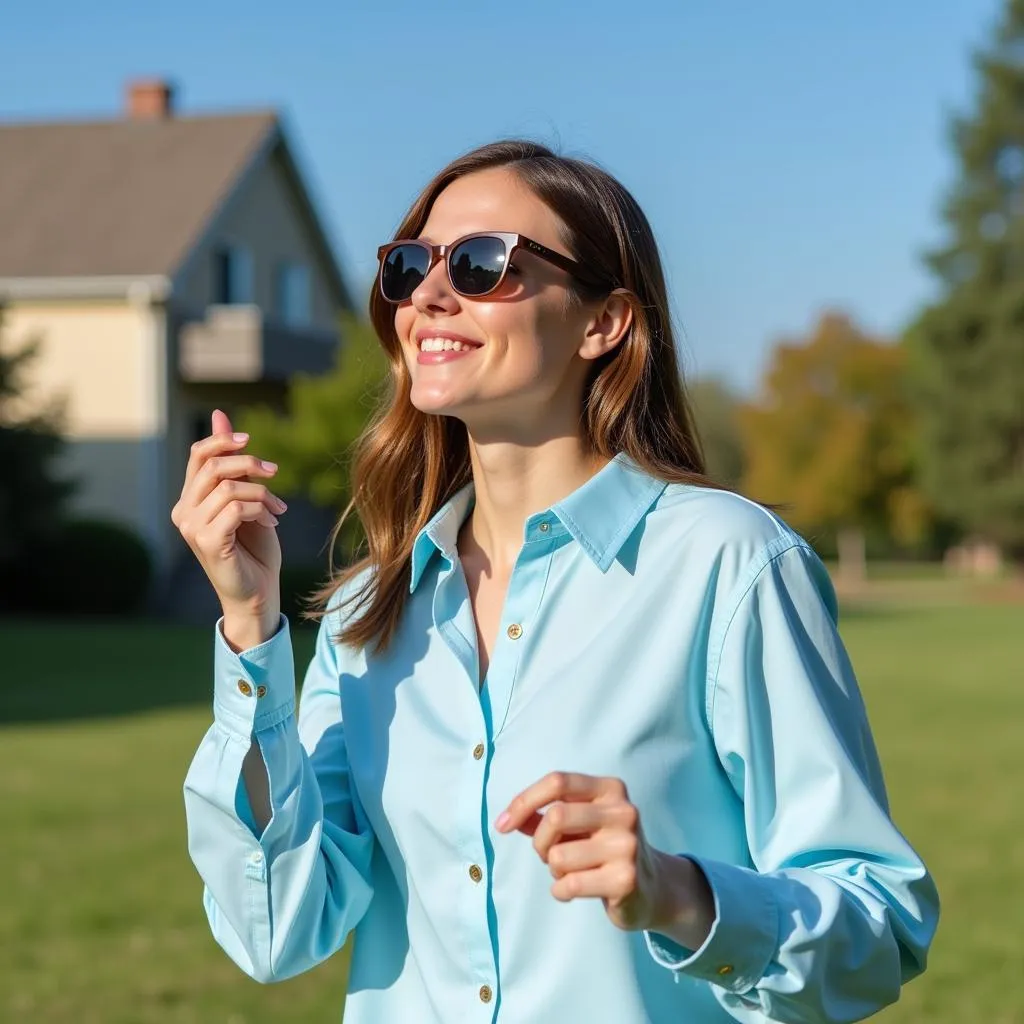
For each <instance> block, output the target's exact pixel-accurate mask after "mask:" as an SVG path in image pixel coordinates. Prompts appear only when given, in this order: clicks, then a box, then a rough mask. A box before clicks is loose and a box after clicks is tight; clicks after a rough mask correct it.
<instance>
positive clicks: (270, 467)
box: [260, 459, 277, 473]
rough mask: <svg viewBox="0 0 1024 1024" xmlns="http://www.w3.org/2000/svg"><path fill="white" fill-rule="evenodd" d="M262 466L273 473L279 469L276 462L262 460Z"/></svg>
mask: <svg viewBox="0 0 1024 1024" xmlns="http://www.w3.org/2000/svg"><path fill="white" fill-rule="evenodd" d="M260 465H261V466H262V467H263V468H264V469H265V470H266V471H267V472H268V473H273V472H274V470H275V469H277V463H276V462H267V461H266V460H265V459H260Z"/></svg>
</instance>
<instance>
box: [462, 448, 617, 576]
mask: <svg viewBox="0 0 1024 1024" xmlns="http://www.w3.org/2000/svg"><path fill="white" fill-rule="evenodd" d="M469 451H470V461H471V464H472V469H473V485H474V490H475V494H476V503H475V505H474V507H473V512H472V514H471V515H470V516H469V518H468V519H467V520H466V523H465V525H464V527H463V530H462V534H461V535H460V538H459V548H460V553H461V554H462V555H463V556H464V557H465V556H468V557H474V556H475V557H478V558H481V559H482V560H484V561H485V562H486V563H487V564H489V565H490V566H491V568H492V572H493V574H494V575H507V574H508V573H511V571H512V567H513V566H514V565H515V560H516V558H517V557H518V555H519V551H520V549H521V548H522V545H523V525H524V523H525V522H526V520H527V519H528V518H529V517H530V516H531V515H533V514H534V513H536V512H540V511H542V510H543V509H545V508H547V507H548V506H550V505H553V504H554V503H555V502H557V501H560V500H561V499H562V498H564V497H566V495H569V494H571V493H572V492H573V491H575V490H576V489H577V488H578V487H581V486H582V485H583V484H585V483H586V482H587V481H588V480H589V479H590V478H591V477H592V476H594V475H595V474H596V473H597V472H598V471H599V470H600V469H601V468H602V467H603V466H605V465H607V463H608V460H607V459H605V458H603V457H601V456H599V455H594V454H593V453H591V452H589V451H587V450H586V448H585V446H584V444H583V442H582V441H581V440H580V438H578V437H555V438H550V439H548V440H545V441H542V442H540V443H539V444H536V445H533V446H530V447H525V446H522V445H517V444H512V443H508V442H491V443H486V444H482V443H478V442H475V441H474V440H473V438H472V436H471V437H470V439H469Z"/></svg>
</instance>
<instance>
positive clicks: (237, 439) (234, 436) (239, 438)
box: [231, 434, 249, 444]
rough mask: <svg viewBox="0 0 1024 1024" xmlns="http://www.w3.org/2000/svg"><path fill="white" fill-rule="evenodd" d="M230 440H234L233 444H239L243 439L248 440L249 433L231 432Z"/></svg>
mask: <svg viewBox="0 0 1024 1024" xmlns="http://www.w3.org/2000/svg"><path fill="white" fill-rule="evenodd" d="M231 440H232V441H234V442H235V444H241V443H242V442H243V441H248V440H249V435H248V434H232V435H231Z"/></svg>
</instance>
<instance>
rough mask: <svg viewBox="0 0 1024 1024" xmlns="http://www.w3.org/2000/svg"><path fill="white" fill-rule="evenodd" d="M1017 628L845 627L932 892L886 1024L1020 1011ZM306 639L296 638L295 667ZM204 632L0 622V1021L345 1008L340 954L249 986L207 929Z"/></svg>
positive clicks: (284, 1014) (272, 1018)
mask: <svg viewBox="0 0 1024 1024" xmlns="http://www.w3.org/2000/svg"><path fill="white" fill-rule="evenodd" d="M1022 618H1024V616H1022V609H1021V607H1020V606H1010V605H1007V606H999V605H993V606H977V607H965V608H951V607H948V606H945V605H940V606H936V607H929V608H922V609H918V610H893V609H887V610H885V611H884V612H881V611H878V610H875V611H872V610H870V609H861V610H851V612H850V613H849V614H848V615H846V616H845V617H844V621H843V627H842V628H843V633H844V636H845V638H846V640H847V643H848V645H849V647H850V650H851V653H852V656H853V660H854V665H855V666H856V668H857V671H858V675H859V677H860V680H861V683H862V686H863V688H864V691H865V695H866V699H867V703H868V709H869V713H870V715H871V719H872V724H873V726H874V729H875V734H876V738H877V740H878V743H879V746H880V748H881V752H882V758H883V763H884V765H885V769H886V776H887V779H888V783H889V788H890V796H891V799H892V804H893V811H894V815H895V817H896V820H897V822H898V824H899V825H900V827H901V828H902V829H903V831H904V832H905V833H906V834H907V835H908V837H909V838H910V839H911V841H912V842H913V843H914V844H915V845H916V846H917V847H918V848H919V849H920V850H921V852H922V853H923V855H924V856H925V858H926V860H927V861H928V862H929V865H930V866H931V868H932V870H933V871H934V873H935V875H936V878H937V880H938V884H939V887H940V891H941V894H942V897H943V918H942V924H941V926H940V930H939V937H938V939H937V941H936V944H935V946H934V949H933V956H932V963H931V966H930V968H929V971H928V973H927V974H926V975H925V976H924V977H923V978H921V979H919V980H918V981H915V982H914V983H913V984H911V985H910V986H908V987H907V989H906V990H905V994H904V998H903V1000H902V1001H901V1003H900V1004H899V1005H898V1006H897V1007H895V1008H893V1009H891V1010H889V1011H887V1012H886V1013H885V1014H883V1015H882V1016H881V1017H879V1018H878V1019H879V1020H880V1021H883V1022H887V1024H900V1022H904V1024H909V1022H915V1024H916V1022H919V1021H924V1020H927V1021H929V1022H930V1024H974V1022H978V1024H981V1022H984V1024H1020V1022H1024V971H1022V970H1021V969H1020V960H1019V946H1020V915H1019V907H1020V905H1021V901H1022V898H1024V883H1022V882H1021V877H1022V872H1024V811H1022V807H1024V804H1022V803H1021V799H1020V789H1021V785H1022V783H1024V760H1022V758H1021V739H1020V723H1021V721H1022V720H1024V686H1022V685H1021V684H1022V683H1024V629H1022V628H1021V626H1022V624H1024V622H1022ZM311 640H312V637H311V634H310V633H309V632H308V631H300V632H299V633H298V635H297V638H296V644H297V648H298V652H297V660H298V663H299V664H300V665H302V666H304V664H305V661H306V660H307V659H308V657H309V655H310V652H311ZM211 643H212V636H211V634H210V632H209V631H206V630H193V629H180V628H169V627H164V626H147V625H133V626H112V625H109V624H101V623H95V624H88V623H86V624H66V625H65V624H61V625H56V626H43V625H33V624H29V623H10V622H7V623H4V622H2V621H0V645H2V650H3V652H4V653H3V662H2V665H3V669H2V675H0V798H2V800H3V808H4V826H5V827H4V836H3V841H2V842H0V878H2V879H3V884H4V896H3V898H2V899H0V948H2V949H3V950H4V952H5V956H3V957H2V958H0V1021H4V1022H7V1021H12V1022H13V1021H33V1022H35V1021H45V1022H47V1024H72V1022H74V1024H156V1022H160V1024H185V1022H188V1024H193V1022H202V1024H206V1022H219V1024H258V1022H267V1024H270V1022H274V1024H279V1022H281V1021H336V1020H338V1019H339V1017H340V1008H341V1002H342V993H343V991H344V984H345V970H346V963H345V958H344V957H343V956H342V957H337V958H335V959H333V960H332V961H330V962H329V963H327V964H325V965H323V966H322V967H320V968H318V969H317V970H315V971H313V972H311V973H309V974H308V975H305V976H303V977H301V978H297V979H294V980H293V981H290V982H286V983H284V984H282V985H275V986H260V985H257V984H255V983H254V982H252V981H250V980H249V979H248V978H246V977H245V976H244V975H242V973H241V972H240V971H239V970H238V968H236V967H235V966H234V965H233V964H232V963H231V962H230V961H229V960H228V959H227V957H226V956H225V955H224V954H223V953H222V952H221V951H220V949H219V948H218V947H217V946H216V945H215V944H214V942H213V940H212V939H211V938H210V935H209V932H208V929H207V926H206V921H205V918H204V916H203V913H202V907H201V903H200V885H199V881H198V878H197V877H196V875H195V872H194V869H193V868H192V865H191V862H190V861H189V859H188V854H187V851H186V847H185V826H184V813H183V807H182V800H181V783H182V779H183V777H184V773H185V770H186V767H187V765H188V762H189V759H190V758H191V755H192V752H193V751H194V749H195V747H196V745H197V743H198V741H199V739H200V737H201V736H202V734H203V732H204V730H205V728H206V726H207V724H208V722H209V710H208V704H209V677H208V665H209V661H210V654H211ZM154 654H156V656H154ZM137 666H145V675H144V676H142V677H140V676H138V675H132V674H131V672H132V669H133V667H137Z"/></svg>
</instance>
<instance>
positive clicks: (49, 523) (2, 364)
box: [0, 311, 75, 607]
mask: <svg viewBox="0 0 1024 1024" xmlns="http://www.w3.org/2000/svg"><path fill="white" fill-rule="evenodd" d="M0 312H2V311H0ZM39 344H40V343H39V341H38V340H34V341H30V342H27V343H25V344H23V345H22V346H21V347H20V348H18V349H11V348H10V347H9V345H8V344H7V343H6V341H5V338H4V330H3V321H2V316H0V578H3V579H4V580H5V581H11V583H9V584H8V585H6V586H4V587H0V606H5V607H13V606H15V605H17V603H18V591H19V590H20V588H21V587H22V586H23V584H24V583H25V581H26V579H27V577H28V576H29V575H30V574H31V569H32V565H33V563H34V562H35V560H36V559H37V558H38V557H39V556H40V555H41V554H42V553H43V552H44V551H45V550H46V548H47V547H48V546H49V545H50V544H51V543H52V542H53V540H54V539H55V538H56V536H57V535H58V533H59V531H60V528H61V526H62V525H63V522H64V518H65V515H66V511H67V503H68V500H69V499H70V497H71V495H72V494H73V493H74V490H75V486H74V484H73V483H72V482H70V481H68V480H64V479H62V478H61V477H60V476H59V474H58V472H57V466H56V464H57V460H58V459H59V457H60V455H61V453H62V450H63V440H62V438H61V430H62V424H63V419H64V403H63V401H62V400H60V399H56V400H51V401H50V402H49V403H48V404H46V405H44V406H42V407H40V406H39V405H38V403H36V404H35V406H33V405H31V404H30V403H29V401H28V398H29V395H28V394H27V392H28V388H27V385H26V383H25V373H26V370H27V369H28V367H29V366H30V365H31V363H32V361H33V360H34V359H36V358H37V357H38V354H39Z"/></svg>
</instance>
